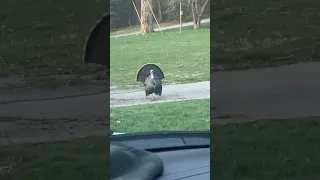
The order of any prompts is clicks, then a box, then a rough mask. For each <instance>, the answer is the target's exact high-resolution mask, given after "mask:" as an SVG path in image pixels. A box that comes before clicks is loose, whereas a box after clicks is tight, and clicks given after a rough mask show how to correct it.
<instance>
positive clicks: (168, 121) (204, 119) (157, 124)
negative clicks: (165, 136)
mask: <svg viewBox="0 0 320 180" xmlns="http://www.w3.org/2000/svg"><path fill="white" fill-rule="evenodd" d="M110 129H111V130H113V131H116V132H126V133H132V132H150V131H184V130H188V131H189V130H190V131H196V130H209V129H210V100H209V99H205V100H189V101H181V102H168V103H157V104H145V105H136V106H130V107H119V108H113V109H111V111H110Z"/></svg>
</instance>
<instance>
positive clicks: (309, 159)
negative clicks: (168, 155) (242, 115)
mask: <svg viewBox="0 0 320 180" xmlns="http://www.w3.org/2000/svg"><path fill="white" fill-rule="evenodd" d="M211 132H212V135H211V137H212V138H211V144H212V150H211V173H212V176H213V177H215V179H220V180H229V179H230V180H231V179H237V180H271V179H279V180H284V179H290V180H311V179H319V178H320V172H319V169H320V154H319V152H320V117H313V118H303V119H295V120H264V121H257V122H248V123H240V124H229V125H224V126H219V125H216V126H213V128H211Z"/></svg>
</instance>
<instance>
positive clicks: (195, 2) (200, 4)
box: [182, 0, 209, 29]
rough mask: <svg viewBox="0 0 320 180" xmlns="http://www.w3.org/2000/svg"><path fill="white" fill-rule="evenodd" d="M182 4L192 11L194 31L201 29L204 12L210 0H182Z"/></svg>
mask: <svg viewBox="0 0 320 180" xmlns="http://www.w3.org/2000/svg"><path fill="white" fill-rule="evenodd" d="M182 2H183V3H184V4H185V5H187V6H189V7H190V9H191V12H192V17H193V29H199V28H200V25H201V19H202V14H203V11H204V9H205V7H206V6H207V4H208V2H209V0H182Z"/></svg>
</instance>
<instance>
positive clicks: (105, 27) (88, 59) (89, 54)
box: [84, 14, 110, 70]
mask: <svg viewBox="0 0 320 180" xmlns="http://www.w3.org/2000/svg"><path fill="white" fill-rule="evenodd" d="M109 41H110V15H109V14H106V15H104V16H103V17H102V18H100V20H98V22H97V24H96V26H95V27H93V28H92V29H91V31H90V34H89V36H88V38H87V42H86V46H85V48H84V51H85V54H84V62H85V63H95V64H100V65H104V66H107V67H108V70H109V69H110V56H109V49H110V42H109Z"/></svg>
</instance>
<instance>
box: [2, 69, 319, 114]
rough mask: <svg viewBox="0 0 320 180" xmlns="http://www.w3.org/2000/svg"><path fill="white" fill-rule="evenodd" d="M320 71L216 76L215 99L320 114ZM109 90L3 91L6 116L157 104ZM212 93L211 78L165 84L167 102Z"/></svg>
mask: <svg viewBox="0 0 320 180" xmlns="http://www.w3.org/2000/svg"><path fill="white" fill-rule="evenodd" d="M319 69H320V63H305V64H299V65H291V66H283V67H278V68H268V69H253V70H248V71H233V72H217V73H214V74H213V75H212V77H211V82H212V83H211V85H212V87H211V90H212V91H211V93H212V94H211V100H212V101H213V104H214V106H215V107H216V109H215V112H216V113H232V114H238V115H243V116H248V117H253V118H292V117H300V116H318V115H320V94H319V92H320V81H319V77H320V71H319ZM84 89H85V88H84ZM105 90H106V89H103V88H101V87H100V88H91V89H90V88H89V87H88V88H87V89H86V90H83V91H82V92H81V93H80V92H78V93H76V92H77V90H76V89H73V90H72V91H73V92H74V94H73V95H74V97H72V92H71V90H69V91H70V92H68V93H67V90H63V89H62V90H50V91H49V90H45V91H44V90H42V92H40V91H41V90H39V91H34V92H32V91H30V92H25V93H22V92H17V94H14V93H12V92H11V93H9V92H8V93H7V94H4V93H3V92H1V94H0V99H2V101H0V117H24V118H31V119H36V118H48V119H55V118H69V119H75V118H77V119H82V120H84V119H87V120H90V119H97V118H99V117H107V116H108V115H109V114H108V107H107V106H108V101H109V98H111V106H112V107H118V106H128V105H135V104H145V103H151V102H150V101H149V100H148V101H146V99H145V96H144V92H143V89H134V90H129V91H122V90H112V91H111V95H110V97H109V95H108V93H107V92H105ZM57 91H59V92H57ZM41 93H42V95H41ZM209 93H210V83H209V82H200V83H194V84H185V85H169V86H165V87H164V90H163V100H162V101H161V102H167V101H176V100H187V99H202V98H209V97H210V94H209ZM37 95H38V97H37ZM40 96H42V97H40ZM66 96H69V97H66ZM35 97H37V98H35ZM28 98H29V99H28ZM41 99H46V100H41ZM30 100H36V101H30ZM1 103H2V104H1Z"/></svg>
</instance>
